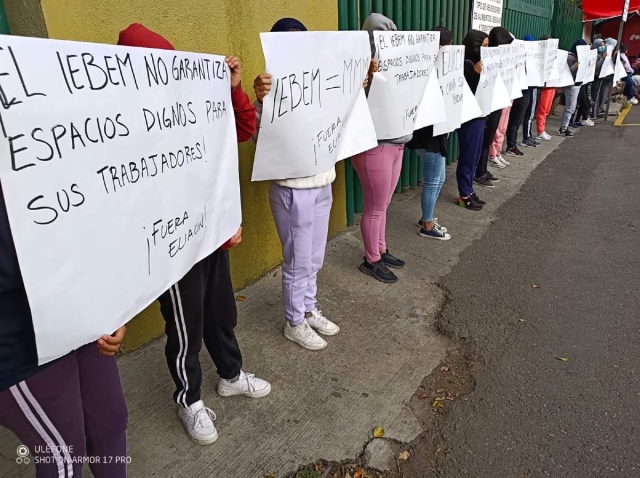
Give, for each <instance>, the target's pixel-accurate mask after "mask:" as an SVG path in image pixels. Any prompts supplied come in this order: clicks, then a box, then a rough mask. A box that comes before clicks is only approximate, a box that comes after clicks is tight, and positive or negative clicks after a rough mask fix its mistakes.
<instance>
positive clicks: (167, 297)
mask: <svg viewBox="0 0 640 478" xmlns="http://www.w3.org/2000/svg"><path fill="white" fill-rule="evenodd" d="M209 261H210V259H209V257H207V258H205V259H203V260H201V261H200V262H198V263H197V264H195V265H194V266H193V267H192V268H191V270H190V271H189V272H187V274H186V275H185V276H184V277H183V278H182V279H180V280H179V281H178V282H177V283H176V284H174V285H172V286H171V287H170V288H169V290H168V291H166V292H165V293H164V294H162V295H161V296H160V297H159V299H158V300H159V301H160V311H161V312H162V317H163V318H164V320H165V332H166V334H167V344H166V346H165V356H166V359H167V366H168V367H169V372H170V373H171V377H172V378H173V382H174V383H175V385H176V391H175V392H174V394H173V400H174V401H175V402H176V403H177V404H178V405H180V406H181V407H184V408H187V407H189V406H190V405H192V404H194V403H196V402H198V401H199V400H200V388H201V386H202V370H201V368H200V349H201V348H202V331H203V322H204V302H203V301H204V294H205V290H206V287H207V276H208V269H209Z"/></svg>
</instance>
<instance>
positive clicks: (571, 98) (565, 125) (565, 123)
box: [559, 38, 587, 138]
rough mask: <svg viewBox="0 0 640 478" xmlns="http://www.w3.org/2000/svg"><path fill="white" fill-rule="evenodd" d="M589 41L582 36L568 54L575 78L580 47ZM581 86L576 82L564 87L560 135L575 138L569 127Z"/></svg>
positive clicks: (570, 67) (568, 62)
mask: <svg viewBox="0 0 640 478" xmlns="http://www.w3.org/2000/svg"><path fill="white" fill-rule="evenodd" d="M586 44H587V42H586V41H584V40H583V39H582V38H580V39H579V40H577V41H576V42H575V43H574V44H573V46H572V47H571V50H569V54H568V55H567V64H568V65H569V69H570V70H571V75H572V76H573V79H574V80H575V79H576V75H577V74H578V67H579V66H580V62H579V61H578V47H579V46H586ZM580 86H581V83H576V84H575V85H573V86H567V87H566V88H565V89H564V97H565V107H564V113H562V118H561V120H560V131H559V134H560V136H564V137H566V138H573V132H572V131H571V130H570V129H569V123H570V122H571V117H572V116H573V114H574V113H575V111H576V107H577V105H578V96H579V95H580Z"/></svg>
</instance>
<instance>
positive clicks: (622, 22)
mask: <svg viewBox="0 0 640 478" xmlns="http://www.w3.org/2000/svg"><path fill="white" fill-rule="evenodd" d="M627 1H628V0H622V12H621V13H620V28H618V45H617V46H616V48H617V49H618V55H619V54H620V47H621V46H622V45H621V43H622V31H623V30H624V17H623V16H622V15H623V14H624V9H625V7H626V6H627ZM612 60H613V58H612ZM615 71H616V64H615V63H614V64H613V76H614V77H615V76H616V73H615ZM612 97H613V80H611V88H609V101H607V110H606V112H605V116H604V121H605V123H606V122H608V121H609V106H611V98H612ZM596 111H597V109H596Z"/></svg>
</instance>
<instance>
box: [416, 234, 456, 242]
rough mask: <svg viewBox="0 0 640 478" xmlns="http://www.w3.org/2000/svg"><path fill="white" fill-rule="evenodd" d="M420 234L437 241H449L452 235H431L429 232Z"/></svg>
mask: <svg viewBox="0 0 640 478" xmlns="http://www.w3.org/2000/svg"><path fill="white" fill-rule="evenodd" d="M418 234H419V235H420V236H421V237H426V238H427V239H435V240H436V241H449V240H451V236H444V237H436V236H429V235H428V234H422V233H421V232H419V233H418Z"/></svg>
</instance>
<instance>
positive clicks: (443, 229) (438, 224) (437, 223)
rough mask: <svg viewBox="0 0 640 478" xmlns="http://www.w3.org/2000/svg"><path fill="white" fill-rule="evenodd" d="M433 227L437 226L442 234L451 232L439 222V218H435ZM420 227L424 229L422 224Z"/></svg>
mask: <svg viewBox="0 0 640 478" xmlns="http://www.w3.org/2000/svg"><path fill="white" fill-rule="evenodd" d="M433 225H434V226H436V227H437V228H438V229H440V230H441V231H442V232H448V231H449V230H448V229H447V228H446V227H444V226H442V225H441V224H440V223H439V222H438V218H437V217H434V218H433ZM420 227H422V224H420Z"/></svg>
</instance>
